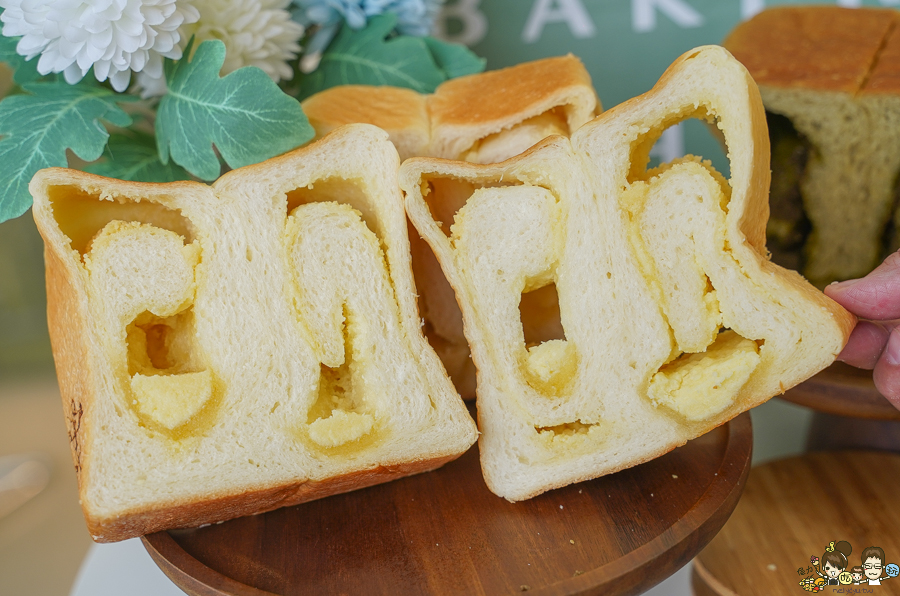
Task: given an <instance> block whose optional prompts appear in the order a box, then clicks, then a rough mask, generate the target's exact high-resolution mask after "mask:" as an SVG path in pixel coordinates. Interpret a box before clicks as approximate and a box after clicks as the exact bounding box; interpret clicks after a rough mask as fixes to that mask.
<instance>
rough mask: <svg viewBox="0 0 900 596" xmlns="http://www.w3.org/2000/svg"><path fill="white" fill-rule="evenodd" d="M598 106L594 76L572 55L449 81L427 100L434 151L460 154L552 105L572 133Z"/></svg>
mask: <svg viewBox="0 0 900 596" xmlns="http://www.w3.org/2000/svg"><path fill="white" fill-rule="evenodd" d="M599 106H600V103H599V101H598V100H597V96H596V94H595V93H594V91H593V86H592V85H591V78H590V75H589V74H588V72H587V70H586V69H585V68H584V65H583V64H582V63H581V61H580V60H579V59H578V58H576V57H575V56H573V55H571V54H568V55H566V56H558V57H554V58H545V59H542V60H535V61H533V62H526V63H523V64H519V65H517V66H511V67H509V68H503V69H499V70H492V71H488V72H484V73H481V74H475V75H469V76H465V77H458V78H456V79H450V80H449V81H446V82H444V83H442V84H441V85H440V86H439V87H438V88H437V90H436V91H435V93H434V95H432V96H431V97H429V98H428V112H429V114H430V117H431V127H432V148H431V152H430V155H432V156H437V157H446V158H456V157H458V155H459V154H460V153H461V152H462V151H464V150H465V149H467V148H468V147H471V146H472V144H473V143H475V141H477V140H478V139H481V138H484V137H486V136H488V135H491V134H494V133H498V132H500V131H502V130H505V129H508V128H511V127H512V126H514V125H516V124H518V123H520V122H522V121H524V120H526V119H528V118H531V117H533V116H537V115H539V114H543V113H545V112H548V111H550V110H552V109H558V110H560V111H561V112H562V113H563V114H564V115H565V118H566V121H567V122H568V124H569V132H570V133H571V132H574V131H575V129H576V128H577V127H578V126H580V125H581V124H582V123H584V122H586V121H587V120H589V119H590V117H591V116H593V115H594V114H595V113H596V111H598V110H599Z"/></svg>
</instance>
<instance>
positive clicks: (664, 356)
mask: <svg viewBox="0 0 900 596" xmlns="http://www.w3.org/2000/svg"><path fill="white" fill-rule="evenodd" d="M691 117H695V118H700V119H703V120H707V121H710V122H715V123H716V124H717V126H718V127H719V129H720V130H721V132H722V133H723V135H724V138H725V140H726V142H727V145H728V155H729V158H730V163H731V177H730V179H728V180H726V179H724V178H723V177H722V176H721V175H720V174H719V173H718V172H716V171H715V170H713V169H712V167H711V166H710V165H709V164H708V162H703V161H701V160H700V159H699V158H692V157H687V158H684V159H681V160H678V161H676V162H673V163H670V164H664V165H662V166H660V167H659V168H655V169H652V170H649V171H648V170H647V164H648V161H649V152H650V149H651V148H652V147H653V145H654V143H655V142H656V140H657V139H658V138H659V136H660V135H661V134H662V132H663V131H664V130H665V129H666V128H668V127H669V126H672V125H674V124H676V123H678V122H680V121H681V120H684V119H686V118H691ZM400 172H401V174H400V184H401V187H402V188H403V190H404V192H405V195H406V208H407V214H408V216H409V218H410V220H411V221H412V223H413V224H414V225H415V227H416V229H417V230H418V232H419V233H420V234H421V235H422V237H423V238H424V239H425V240H426V241H427V242H428V243H429V245H430V246H431V248H432V250H433V251H434V254H435V255H436V257H437V259H438V261H439V262H440V264H441V266H442V268H443V270H444V273H445V274H446V276H447V279H448V280H449V282H450V284H451V286H452V287H453V288H454V290H455V291H456V296H457V299H458V301H459V303H460V306H461V309H462V314H463V319H464V321H465V331H466V337H467V338H468V340H469V344H470V346H471V348H472V357H473V359H474V362H475V365H476V367H477V369H478V421H479V430H480V431H481V433H482V434H481V436H480V439H479V441H480V443H479V445H480V452H481V463H482V469H483V472H484V476H485V480H486V482H487V484H488V486H489V488H490V489H491V490H492V491H494V492H495V493H496V494H498V495H500V496H503V497H505V498H507V499H509V500H512V501H517V500H521V499H526V498H529V497H532V496H534V495H537V494H539V493H541V492H544V491H546V490H549V489H552V488H556V487H560V486H563V485H566V484H570V483H572V482H577V481H581V480H585V479H589V478H594V477H597V476H600V475H603V474H608V473H611V472H615V471H617V470H620V469H623V468H626V467H630V466H633V465H636V464H639V463H641V462H644V461H647V460H649V459H652V458H654V457H657V456H659V455H662V454H663V453H666V452H667V451H670V450H671V449H673V448H675V447H677V446H679V445H682V444H683V443H685V442H686V441H688V440H690V439H692V438H694V437H697V436H699V435H701V434H703V433H705V432H707V431H708V430H710V429H712V428H714V427H716V426H718V425H720V424H722V423H724V422H726V421H728V420H729V419H731V418H733V417H734V416H737V415H738V414H740V413H741V412H743V411H746V410H747V409H749V408H752V407H753V406H756V405H758V404H760V403H762V402H764V401H766V400H767V399H769V398H770V397H772V396H773V395H776V394H778V393H782V392H784V391H785V390H786V389H788V388H790V387H792V386H793V385H795V384H797V383H799V382H801V381H803V380H804V379H806V378H808V377H810V376H811V375H813V374H815V373H816V372H818V371H819V370H821V369H822V368H824V367H826V366H827V365H829V364H831V362H832V361H833V360H834V358H835V356H836V355H837V354H838V353H839V352H840V350H841V349H842V347H843V346H844V344H845V342H846V340H847V337H848V336H849V333H850V331H851V330H852V328H853V325H854V324H855V318H854V317H853V316H852V315H850V314H849V313H847V312H846V311H845V310H844V309H843V308H841V307H840V306H839V305H837V304H836V303H834V302H832V301H831V300H829V299H828V298H826V297H825V296H824V295H823V294H822V293H821V292H819V291H818V290H816V289H815V288H814V287H812V286H811V285H809V284H808V283H807V282H806V281H805V280H804V279H803V278H802V277H801V276H800V275H798V274H797V273H796V272H793V271H788V270H785V269H782V268H780V267H778V266H776V265H774V264H772V263H771V262H769V261H768V259H767V255H766V250H765V229H766V219H767V215H768V203H767V194H768V185H769V144H768V137H767V134H766V125H765V113H764V110H763V106H762V102H761V101H760V97H759V93H758V91H757V88H756V85H755V84H754V83H753V80H752V79H751V78H750V76H749V74H748V73H747V70H746V69H745V68H744V67H743V66H741V65H740V63H738V62H737V61H736V60H735V59H734V58H733V57H732V56H731V55H730V54H729V53H728V52H727V51H725V50H724V49H722V48H719V47H712V46H711V47H703V48H698V49H695V50H692V51H690V52H688V53H686V54H685V55H683V56H682V57H681V58H679V59H678V60H677V61H676V62H675V63H674V64H673V65H672V66H671V67H670V68H669V69H668V70H667V71H666V73H665V74H664V75H663V77H662V78H661V79H660V81H659V83H658V84H657V85H656V86H655V87H654V88H653V89H652V90H651V91H650V92H648V93H646V94H645V95H643V96H640V97H638V98H635V99H632V100H630V101H627V102H625V103H623V104H621V105H619V106H617V107H615V108H613V109H612V110H610V111H607V112H605V113H604V114H602V115H600V116H598V117H597V118H596V119H594V120H593V121H591V122H590V123H588V124H586V125H584V126H582V127H581V128H580V129H579V130H578V131H576V132H575V133H574V134H573V135H572V138H571V141H570V140H569V139H567V138H565V137H562V136H553V137H550V138H548V139H546V140H544V141H542V142H541V143H539V144H538V145H536V146H535V147H533V148H531V149H529V150H528V151H526V152H525V153H523V154H521V155H519V156H516V157H514V158H512V159H509V160H508V161H505V162H503V163H500V164H494V165H476V164H466V163H460V162H451V161H446V160H439V159H429V158H413V159H409V160H407V161H405V162H404V163H403V165H402V166H401V168H400ZM451 181H452V184H453V185H454V188H455V189H456V190H455V191H454V192H457V193H459V195H460V196H463V197H465V198H466V200H465V202H464V205H463V206H462V207H461V208H460V209H459V210H458V211H456V212H449V211H447V210H446V209H445V207H444V205H445V203H444V201H443V199H442V196H441V195H442V193H443V192H444V188H445V185H446V184H448V183H449V182H451ZM551 284H553V285H555V287H556V289H557V292H558V296H559V308H560V316H561V322H562V327H563V331H564V335H563V337H561V338H550V339H546V340H545V341H543V342H541V343H539V344H537V345H529V344H528V343H526V339H525V333H524V330H523V322H522V320H521V318H520V311H519V309H518V305H519V303H520V300H521V298H522V296H523V294H525V293H528V292H532V291H534V290H536V289H538V288H541V287H546V286H549V285H551Z"/></svg>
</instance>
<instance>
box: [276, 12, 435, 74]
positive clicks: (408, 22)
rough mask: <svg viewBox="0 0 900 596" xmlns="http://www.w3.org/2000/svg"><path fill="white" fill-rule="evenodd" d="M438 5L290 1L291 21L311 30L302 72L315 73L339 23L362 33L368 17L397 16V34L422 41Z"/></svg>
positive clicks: (431, 24)
mask: <svg viewBox="0 0 900 596" xmlns="http://www.w3.org/2000/svg"><path fill="white" fill-rule="evenodd" d="M441 4H443V0H294V5H295V6H296V10H295V11H294V15H293V18H294V20H295V21H297V22H298V23H300V24H301V25H303V26H304V27H306V28H307V29H309V28H312V27H315V32H314V33H313V35H312V37H311V38H310V40H309V42H307V44H306V47H305V48H304V54H306V56H307V60H306V61H305V64H304V63H301V65H302V66H303V70H304V71H305V72H310V71H311V70H314V69H315V67H316V66H317V65H318V62H319V58H320V57H321V55H322V52H324V51H325V48H327V47H328V44H329V43H331V40H332V39H333V38H334V36H335V35H336V34H337V32H338V29H340V26H341V24H342V23H347V25H348V26H349V27H351V28H352V29H362V28H363V27H365V26H366V22H367V21H368V19H370V18H371V17H374V16H376V15H380V14H383V13H386V12H392V13H394V14H396V15H397V32H398V33H400V34H401V35H416V36H419V37H422V36H424V35H428V34H429V33H430V32H431V28H432V27H433V26H434V20H435V19H436V18H437V15H438V12H440V10H441ZM310 67H311V68H310Z"/></svg>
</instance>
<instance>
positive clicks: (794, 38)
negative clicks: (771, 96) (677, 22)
mask: <svg viewBox="0 0 900 596" xmlns="http://www.w3.org/2000/svg"><path fill="white" fill-rule="evenodd" d="M898 18H900V16H898V13H897V11H896V10H892V9H887V8H884V9H882V8H842V7H838V6H780V7H773V8H769V9H767V10H764V11H762V12H760V13H759V14H757V15H756V16H754V17H753V18H752V19H750V20H748V21H745V22H743V23H741V24H740V25H738V26H737V27H736V28H735V29H734V30H733V31H732V32H731V34H730V35H729V36H728V38H727V39H726V40H725V41H724V42H723V45H724V46H725V47H726V48H727V49H728V50H729V51H730V52H731V53H732V54H733V55H734V57H735V58H737V59H738V60H739V61H740V62H741V63H743V64H744V66H746V67H747V69H748V70H749V71H750V74H751V75H752V76H753V78H754V79H755V80H756V82H757V83H758V84H759V85H761V86H773V87H781V88H794V89H811V90H818V91H836V92H842V93H849V94H852V95H855V94H857V93H859V92H861V91H862V92H867V91H869V90H870V89H871V90H872V91H878V92H885V91H886V90H887V89H888V88H891V89H895V90H896V89H897V87H896V84H895V83H896V78H897V77H898V76H900V73H898V70H900V67H898V66H897V61H896V60H894V59H893V58H896V56H895V55H894V54H896V52H897V51H898V49H897V48H896V47H895V46H896V45H897V44H898V43H900V42H898V41H896V40H895V39H893V38H895V37H896V32H895V31H894V30H895V29H896V24H897V21H898ZM889 36H890V38H891V42H890V45H891V48H892V50H891V52H892V53H891V54H890V55H884V54H883V53H882V51H883V49H884V47H885V43H886V40H888V38H889ZM876 73H877V76H875V80H874V81H871V84H870V79H871V78H872V76H873V75H876ZM889 81H894V82H895V83H894V84H891V83H889Z"/></svg>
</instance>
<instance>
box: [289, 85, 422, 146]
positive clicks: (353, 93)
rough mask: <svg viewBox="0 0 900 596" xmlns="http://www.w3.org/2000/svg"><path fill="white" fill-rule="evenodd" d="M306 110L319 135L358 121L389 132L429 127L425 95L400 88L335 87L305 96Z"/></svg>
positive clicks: (304, 104) (304, 107) (369, 86)
mask: <svg viewBox="0 0 900 596" xmlns="http://www.w3.org/2000/svg"><path fill="white" fill-rule="evenodd" d="M303 111H304V113H305V114H306V117H307V118H309V123H310V124H312V126H313V128H315V129H316V134H317V135H318V136H322V135H324V134H325V133H327V132H330V131H331V130H333V129H335V128H337V127H338V126H341V125H344V124H355V123H360V124H372V125H374V126H377V127H379V128H381V129H383V130H387V131H390V130H400V129H404V128H420V127H424V128H425V129H426V130H427V128H428V114H427V113H426V112H425V98H424V96H422V95H420V94H418V93H416V92H415V91H412V90H411V89H402V88H400V87H386V86H385V87H376V86H374V85H341V86H338V87H332V88H330V89H326V90H325V91H321V92H319V93H316V94H315V95H313V96H311V97H309V98H307V99H305V100H304V101H303Z"/></svg>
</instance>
